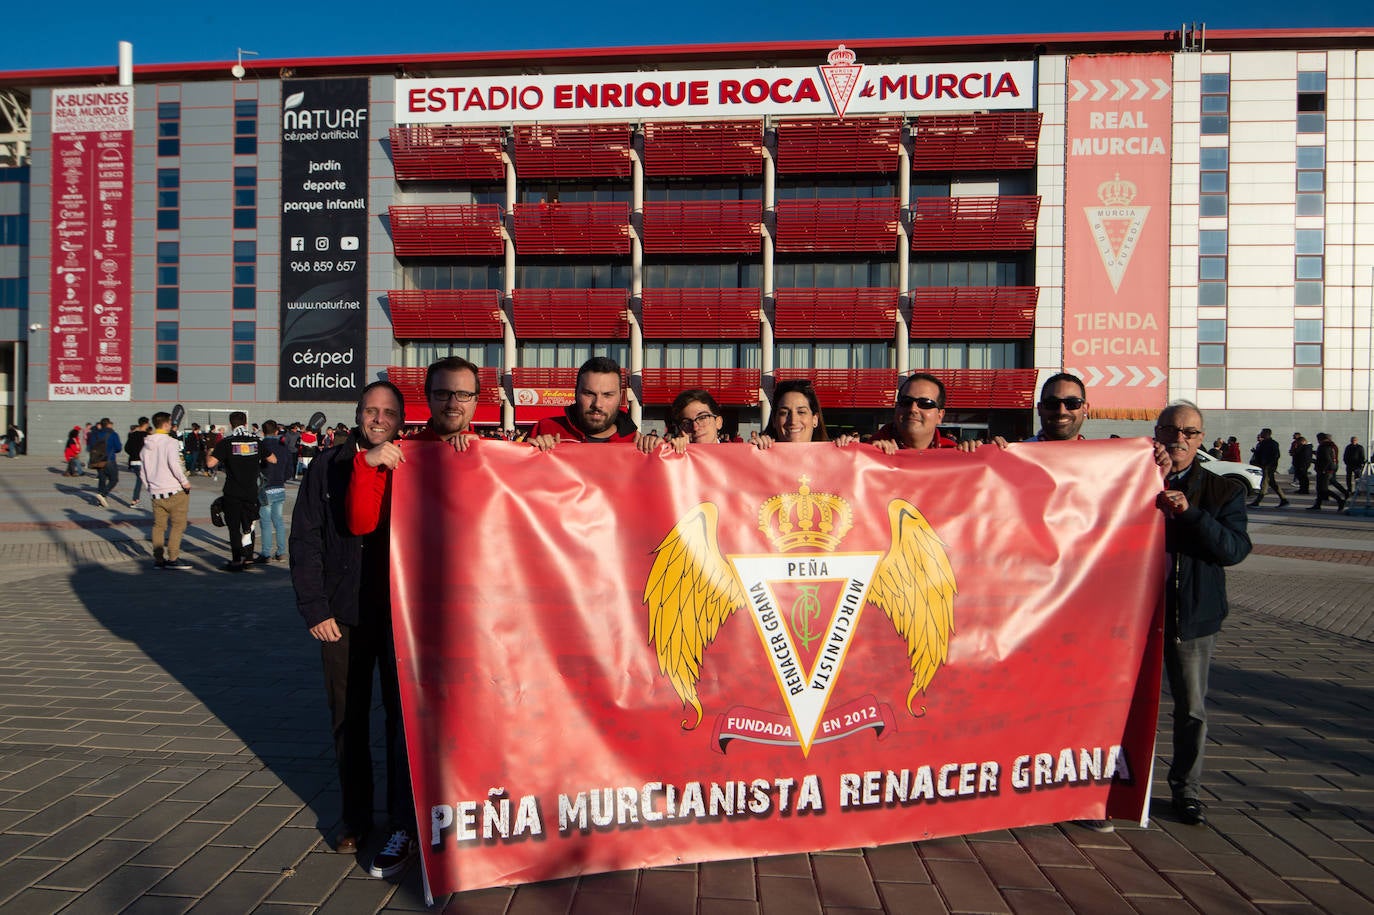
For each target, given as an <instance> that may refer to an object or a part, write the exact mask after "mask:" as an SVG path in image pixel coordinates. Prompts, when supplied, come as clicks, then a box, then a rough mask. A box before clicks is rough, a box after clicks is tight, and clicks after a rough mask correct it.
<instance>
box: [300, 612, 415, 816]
mask: <svg viewBox="0 0 1374 915" xmlns="http://www.w3.org/2000/svg"><path fill="white" fill-rule="evenodd" d="M381 616H382V617H383V618H382V619H380V620H364V621H363V622H361V623H359V624H358V625H356V626H345V625H344V624H342V623H340V624H339V631H340V632H341V633H342V635H343V637H342V638H340V639H339V641H337V642H322V643H320V657H321V659H322V660H323V661H324V685H325V689H326V690H327V692H328V694H329V713H330V717H331V719H332V728H333V733H334V758H335V760H336V761H337V763H338V766H339V787H340V793H341V795H342V798H343V822H344V827H345V828H346V829H349V830H351V831H352V832H353V833H354V834H355V835H357V834H361V833H363V832H366V831H367V830H368V829H369V828H371V826H372V738H371V734H370V729H369V724H370V719H371V717H372V670H373V668H374V667H375V668H378V669H379V673H380V682H381V689H382V709H383V710H384V712H385V714H386V725H385V729H386V812H387V817H388V818H389V819H390V821H391V822H390V825H389V827H388V831H391V830H395V829H408V830H410V833H411V834H412V835H414V834H415V805H414V802H413V801H412V799H411V794H410V769H409V766H408V764H407V760H406V748H405V732H404V730H403V728H402V725H401V690H400V684H399V683H397V680H396V649H395V646H394V644H393V643H392V637H391V620H390V619H389V618H387V615H386V614H381Z"/></svg>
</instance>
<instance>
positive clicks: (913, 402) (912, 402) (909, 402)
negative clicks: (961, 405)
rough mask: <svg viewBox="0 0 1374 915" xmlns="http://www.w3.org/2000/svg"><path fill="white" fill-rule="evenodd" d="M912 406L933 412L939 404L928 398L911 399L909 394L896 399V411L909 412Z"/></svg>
mask: <svg viewBox="0 0 1374 915" xmlns="http://www.w3.org/2000/svg"><path fill="white" fill-rule="evenodd" d="M913 406H915V407H917V408H919V409H922V410H935V409H938V408H939V406H940V403H939V401H936V400H931V399H930V398H929V397H912V396H910V395H909V394H903V395H901V396H900V397H898V398H897V409H899V410H910V409H911V408H912V407H913Z"/></svg>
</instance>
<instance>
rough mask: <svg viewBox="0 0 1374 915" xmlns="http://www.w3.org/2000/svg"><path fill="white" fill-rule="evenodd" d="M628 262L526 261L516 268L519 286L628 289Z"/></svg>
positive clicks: (529, 287) (535, 287)
mask: <svg viewBox="0 0 1374 915" xmlns="http://www.w3.org/2000/svg"><path fill="white" fill-rule="evenodd" d="M631 272H632V271H631V269H630V265H629V264H524V265H521V266H519V267H516V268H515V286H516V288H517V289H627V290H628V289H629V288H630V275H631Z"/></svg>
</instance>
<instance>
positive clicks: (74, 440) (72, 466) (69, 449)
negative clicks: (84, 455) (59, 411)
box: [62, 426, 86, 477]
mask: <svg viewBox="0 0 1374 915" xmlns="http://www.w3.org/2000/svg"><path fill="white" fill-rule="evenodd" d="M62 456H63V457H64V458H66V459H67V469H66V471H65V473H64V476H69V477H79V476H82V475H83V474H84V473H85V472H86V468H85V467H83V466H82V464H81V427H80V426H72V431H70V432H68V433H67V446H66V448H65V449H64V450H63V452H62Z"/></svg>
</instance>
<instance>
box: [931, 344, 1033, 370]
mask: <svg viewBox="0 0 1374 915" xmlns="http://www.w3.org/2000/svg"><path fill="white" fill-rule="evenodd" d="M910 352H911V367H912V368H913V369H1016V368H1023V366H1022V364H1021V354H1020V344H1018V343H1016V342H1014V341H1013V342H1004V341H1000V340H998V341H979V342H974V343H960V342H957V341H952V340H941V341H939V342H934V343H913V344H911V351H910Z"/></svg>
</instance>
